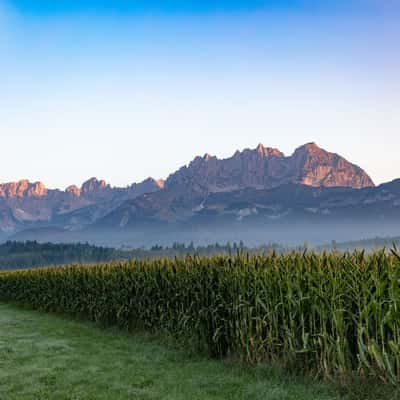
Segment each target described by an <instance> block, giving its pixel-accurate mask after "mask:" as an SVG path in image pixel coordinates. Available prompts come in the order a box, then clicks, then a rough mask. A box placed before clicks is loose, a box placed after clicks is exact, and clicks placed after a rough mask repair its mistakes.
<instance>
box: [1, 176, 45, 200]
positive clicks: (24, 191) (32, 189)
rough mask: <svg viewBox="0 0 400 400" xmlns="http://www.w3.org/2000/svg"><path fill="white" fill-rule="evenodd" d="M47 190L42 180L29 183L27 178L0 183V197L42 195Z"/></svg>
mask: <svg viewBox="0 0 400 400" xmlns="http://www.w3.org/2000/svg"><path fill="white" fill-rule="evenodd" d="M47 192H48V191H47V189H46V187H45V186H44V184H43V183H42V182H34V183H31V182H29V180H27V179H22V180H20V181H18V182H8V183H3V184H0V197H4V198H22V197H42V196H46V195H47Z"/></svg>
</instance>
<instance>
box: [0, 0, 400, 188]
mask: <svg viewBox="0 0 400 400" xmlns="http://www.w3.org/2000/svg"><path fill="white" fill-rule="evenodd" d="M399 22H400V3H399V2H398V1H396V0H336V1H327V0H325V1H322V0H314V1H312V0H303V1H301V0H297V1H296V0H287V1H285V0H281V1H278V0H270V1H261V0H260V1H251V0H247V1H241V0H236V1H207V0H203V1H191V0H186V1H184V0H180V1H179V0H165V1H153V0H147V1H128V0H102V1H101V0H98V1H95V0H80V1H72V0H70V1H67V0H57V1H53V0H41V1H39V0H0V146H1V157H0V182H8V181H15V180H19V179H23V178H24V179H30V180H32V181H37V180H40V181H42V182H44V183H45V184H46V186H47V187H50V188H65V187H66V186H68V185H70V184H78V185H79V184H81V183H82V182H83V181H84V180H86V179H88V178H90V177H92V176H96V177H98V178H102V179H105V180H107V181H108V182H110V183H111V184H112V185H113V186H126V185H128V184H131V183H132V182H138V181H141V180H143V179H145V178H147V177H148V176H152V177H154V178H166V177H167V176H168V175H169V174H170V173H172V172H174V171H175V170H176V169H178V168H179V167H181V166H182V165H185V164H187V163H189V162H190V160H191V159H193V158H194V157H195V156H196V155H203V154H205V153H210V154H212V155H217V156H218V157H221V158H222V157H228V156H230V155H232V154H233V153H234V152H235V150H237V149H239V150H242V149H244V148H255V147H256V146H257V144H258V143H263V144H264V145H265V146H270V147H277V148H279V149H280V150H281V151H283V152H284V153H285V154H287V155H290V154H291V153H292V152H293V151H294V149H295V148H296V147H298V146H300V145H302V144H304V143H307V142H310V141H313V142H316V143H317V144H319V145H320V146H321V147H323V148H325V149H326V150H328V151H332V152H336V153H339V154H341V155H343V156H344V157H345V158H347V159H348V160H349V161H351V162H354V163H356V164H358V165H360V166H361V167H362V168H364V169H365V170H366V171H367V172H368V173H369V174H370V175H371V177H372V178H373V180H374V181H375V182H376V183H381V182H385V181H389V180H392V179H395V178H400V161H399V148H400V129H399V128H400V112H399V110H400V74H399V71H400V51H399V43H400V23H399Z"/></svg>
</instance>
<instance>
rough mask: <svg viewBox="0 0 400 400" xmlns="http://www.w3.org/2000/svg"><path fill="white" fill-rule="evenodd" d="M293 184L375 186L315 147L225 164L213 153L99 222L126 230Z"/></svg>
mask: <svg viewBox="0 0 400 400" xmlns="http://www.w3.org/2000/svg"><path fill="white" fill-rule="evenodd" d="M288 184H299V185H306V186H311V187H349V188H353V189H360V188H365V187H373V186H374V183H373V182H372V180H371V178H370V177H369V176H368V175H367V174H366V173H365V172H364V171H363V170H362V169H361V168H360V167H358V166H356V165H354V164H351V163H350V162H348V161H347V160H345V159H344V158H343V157H340V156H339V155H337V154H334V153H329V152H327V151H325V150H323V149H321V148H319V147H318V146H317V145H316V144H315V143H308V144H306V145H304V146H301V147H299V148H298V149H296V150H295V152H294V153H293V154H292V155H291V156H289V157H285V156H284V154H283V153H281V152H280V151H279V150H277V149H272V148H269V147H264V146H263V145H261V144H260V145H258V146H257V148H256V149H254V150H249V149H246V150H244V151H242V152H236V153H235V154H234V155H233V156H232V157H230V158H227V159H223V160H219V159H218V158H216V157H211V156H209V155H207V154H206V155H205V156H204V157H196V158H195V159H194V160H193V161H192V162H191V163H190V164H189V165H188V166H184V167H182V168H181V169H179V170H178V171H177V172H175V173H173V174H172V175H170V176H169V177H168V179H167V180H166V182H165V186H164V190H162V191H158V192H156V193H151V194H146V195H145V196H140V197H138V198H136V199H134V200H130V201H127V202H125V203H123V204H122V205H121V206H120V207H119V208H118V209H116V210H114V211H112V212H111V213H110V215H108V216H106V217H105V218H104V219H103V220H101V221H99V226H100V225H102V226H107V225H110V226H113V225H114V226H115V225H119V226H121V227H123V226H126V225H129V224H131V225H132V224H135V223H137V222H138V221H142V220H144V219H147V220H149V219H160V220H167V221H173V220H180V219H182V218H183V219H185V218H188V217H190V216H191V215H193V213H196V212H197V211H199V210H201V209H202V208H203V207H204V202H206V201H207V199H208V198H209V197H210V196H211V195H212V194H214V193H232V192H235V191H238V190H244V189H254V190H268V189H273V188H276V187H280V186H282V185H288ZM229 196H230V195H227V199H229Z"/></svg>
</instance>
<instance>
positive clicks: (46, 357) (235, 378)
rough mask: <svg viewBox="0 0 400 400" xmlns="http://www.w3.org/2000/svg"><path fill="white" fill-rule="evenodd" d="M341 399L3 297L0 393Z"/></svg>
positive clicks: (73, 397) (12, 398)
mask: <svg viewBox="0 0 400 400" xmlns="http://www.w3.org/2000/svg"><path fill="white" fill-rule="evenodd" d="M340 398H343V397H341V396H339V395H337V394H336V395H335V394H334V393H333V391H332V390H330V389H329V388H328V387H327V386H324V385H322V384H312V385H311V384H306V382H304V381H302V380H301V379H294V378H289V377H286V378H285V377H284V375H283V374H281V373H279V372H277V370H274V369H272V368H268V367H265V366H264V367H257V368H251V367H245V366H243V365H240V364H239V363H237V362H229V361H224V362H222V361H214V360H209V359H206V358H203V357H201V356H195V355H192V354H188V353H187V352H185V351H184V350H179V349H176V348H174V347H173V346H169V345H167V344H163V343H162V341H160V340H159V339H156V338H152V337H149V336H145V335H137V334H135V335H128V334H124V333H122V332H118V331H116V330H110V329H103V328H99V327H97V326H95V325H93V324H90V323H85V322H81V321H74V320H70V319H65V318H63V317H60V316H56V315H50V314H44V313H39V312H34V311H29V310H24V309H21V308H16V307H14V306H10V305H4V304H0V399H1V400H28V399H38V400H46V399H60V400H61V399H62V400H64V399H70V400H78V399H79V400H83V399H85V400H89V399H93V400H98V399H99V400H101V399H107V400H114V399H121V400H122V399H124V400H125V399H135V400H141V399H143V400H150V399H177V400H179V399H182V400H195V399H202V400H207V399H229V400H235V399H263V400H268V399H269V400H284V399H293V400H311V399H315V400H328V399H330V400H333V399H340Z"/></svg>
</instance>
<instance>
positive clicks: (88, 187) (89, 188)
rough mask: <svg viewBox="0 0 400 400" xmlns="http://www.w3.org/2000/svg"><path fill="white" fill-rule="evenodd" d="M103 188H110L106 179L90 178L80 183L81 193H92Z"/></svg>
mask: <svg viewBox="0 0 400 400" xmlns="http://www.w3.org/2000/svg"><path fill="white" fill-rule="evenodd" d="M105 189H110V185H108V184H107V183H106V181H104V180H98V179H97V178H90V179H89V180H87V181H86V182H84V183H83V184H82V187H81V193H94V192H98V191H101V190H105Z"/></svg>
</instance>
